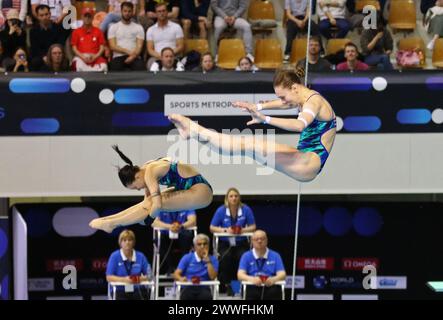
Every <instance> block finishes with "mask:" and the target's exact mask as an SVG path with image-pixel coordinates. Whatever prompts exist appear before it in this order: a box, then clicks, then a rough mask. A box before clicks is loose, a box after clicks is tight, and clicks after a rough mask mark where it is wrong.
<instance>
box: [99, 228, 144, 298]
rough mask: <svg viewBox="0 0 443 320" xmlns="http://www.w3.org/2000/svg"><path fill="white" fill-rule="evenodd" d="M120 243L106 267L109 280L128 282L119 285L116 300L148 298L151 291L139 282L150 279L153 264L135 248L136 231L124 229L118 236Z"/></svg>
mask: <svg viewBox="0 0 443 320" xmlns="http://www.w3.org/2000/svg"><path fill="white" fill-rule="evenodd" d="M118 243H119V245H120V250H116V251H114V252H113V253H112V254H111V256H110V257H109V260H108V265H107V267H106V280H107V281H108V282H124V283H126V284H127V285H125V286H117V288H116V300H147V299H148V298H149V291H148V290H147V289H146V288H145V287H143V286H140V285H138V284H137V283H139V282H142V281H148V280H149V277H150V276H151V266H150V265H149V262H148V260H147V259H146V257H145V255H144V254H143V253H141V252H139V251H136V250H134V246H135V234H134V232H132V231H131V230H123V231H122V232H121V233H120V235H119V237H118Z"/></svg>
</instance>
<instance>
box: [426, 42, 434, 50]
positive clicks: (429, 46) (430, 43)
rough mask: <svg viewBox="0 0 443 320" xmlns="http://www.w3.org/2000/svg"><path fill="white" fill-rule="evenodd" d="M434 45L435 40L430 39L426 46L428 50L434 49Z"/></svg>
mask: <svg viewBox="0 0 443 320" xmlns="http://www.w3.org/2000/svg"><path fill="white" fill-rule="evenodd" d="M434 45H435V40H431V41H429V43H428V45H427V46H426V48H428V49H429V50H434Z"/></svg>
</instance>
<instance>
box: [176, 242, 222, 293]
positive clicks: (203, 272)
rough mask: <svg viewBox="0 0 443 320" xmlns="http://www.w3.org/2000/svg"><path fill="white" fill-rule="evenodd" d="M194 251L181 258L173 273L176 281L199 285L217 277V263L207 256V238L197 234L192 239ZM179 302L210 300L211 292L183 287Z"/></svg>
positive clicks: (212, 257) (205, 288)
mask: <svg viewBox="0 0 443 320" xmlns="http://www.w3.org/2000/svg"><path fill="white" fill-rule="evenodd" d="M193 242H194V251H193V252H190V253H188V254H186V255H184V256H183V258H182V259H181V260H180V262H179V264H178V267H177V269H176V270H175V272H174V279H175V280H176V281H183V282H188V281H192V282H193V283H199V282H200V281H210V280H214V279H215V278H216V277H217V272H218V261H217V258H216V257H215V256H213V255H211V256H210V255H209V237H208V236H207V235H205V234H202V233H200V234H198V235H197V236H196V237H195V238H194V241H193ZM180 299H181V300H212V295H211V290H210V288H209V287H207V286H185V287H183V289H182V290H181V295H180Z"/></svg>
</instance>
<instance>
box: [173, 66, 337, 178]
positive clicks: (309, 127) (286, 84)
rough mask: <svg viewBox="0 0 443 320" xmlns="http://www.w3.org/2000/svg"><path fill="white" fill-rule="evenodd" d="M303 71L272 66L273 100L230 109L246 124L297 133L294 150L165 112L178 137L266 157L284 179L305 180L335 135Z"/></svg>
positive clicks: (328, 111) (330, 114) (330, 115)
mask: <svg viewBox="0 0 443 320" xmlns="http://www.w3.org/2000/svg"><path fill="white" fill-rule="evenodd" d="M303 76H304V70H303V69H297V70H295V71H294V70H278V71H277V72H276V74H275V76H274V90H275V93H276V95H277V97H278V98H279V99H277V100H273V101H269V102H266V103H263V104H257V105H255V104H252V103H248V102H236V103H234V106H235V107H238V108H241V109H243V110H245V111H248V112H249V114H250V115H251V117H252V120H251V121H249V122H248V123H247V125H252V124H256V123H266V124H269V125H272V126H275V127H278V128H281V129H285V130H288V131H295V132H301V134H300V140H299V143H298V146H297V148H294V147H292V146H289V145H285V144H278V143H269V142H267V141H264V140H263V139H257V138H256V137H254V136H253V135H252V136H250V137H247V136H246V137H245V136H237V137H236V136H232V135H226V134H221V133H218V132H215V131H213V130H208V129H206V128H204V127H202V126H200V125H198V124H197V123H195V122H193V121H191V120H190V119H189V118H187V117H184V116H182V115H178V114H171V115H170V116H169V120H170V121H171V122H172V123H174V125H175V126H176V127H177V129H178V131H179V133H180V135H181V136H182V137H183V138H185V139H189V138H195V139H198V140H200V141H201V142H203V143H207V144H208V145H209V146H210V147H211V149H213V150H217V151H219V152H222V153H227V154H234V155H243V154H244V155H247V156H250V157H252V158H254V159H256V160H257V161H259V162H261V163H262V164H267V165H268V166H271V165H272V164H270V163H269V159H272V161H273V163H274V164H275V169H277V170H278V171H280V172H282V173H284V174H286V175H288V176H289V177H291V178H293V179H295V180H297V181H300V182H307V181H311V180H313V179H314V178H315V177H316V176H317V175H318V174H319V173H320V171H321V170H322V169H323V166H324V165H325V162H326V159H327V158H328V156H329V153H330V152H331V149H332V145H333V143H334V139H335V134H336V121H335V113H334V110H333V109H332V107H331V105H330V104H329V103H328V101H326V99H325V98H323V97H322V96H321V95H320V94H319V93H318V92H316V91H313V90H311V89H309V88H307V87H306V86H304V85H303V84H302V81H301V79H302V78H303ZM294 106H295V107H298V108H299V115H298V118H297V119H284V118H275V117H269V116H265V115H264V114H262V113H261V112H260V111H261V110H267V109H290V108H293V107H294Z"/></svg>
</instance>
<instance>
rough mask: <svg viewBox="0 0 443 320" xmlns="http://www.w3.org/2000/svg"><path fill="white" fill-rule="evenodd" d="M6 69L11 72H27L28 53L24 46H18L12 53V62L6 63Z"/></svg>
mask: <svg viewBox="0 0 443 320" xmlns="http://www.w3.org/2000/svg"><path fill="white" fill-rule="evenodd" d="M5 69H6V71H12V72H29V62H28V55H27V54H26V50H25V49H24V48H18V49H17V51H16V52H15V54H14V64H12V65H8V68H6V67H5Z"/></svg>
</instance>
